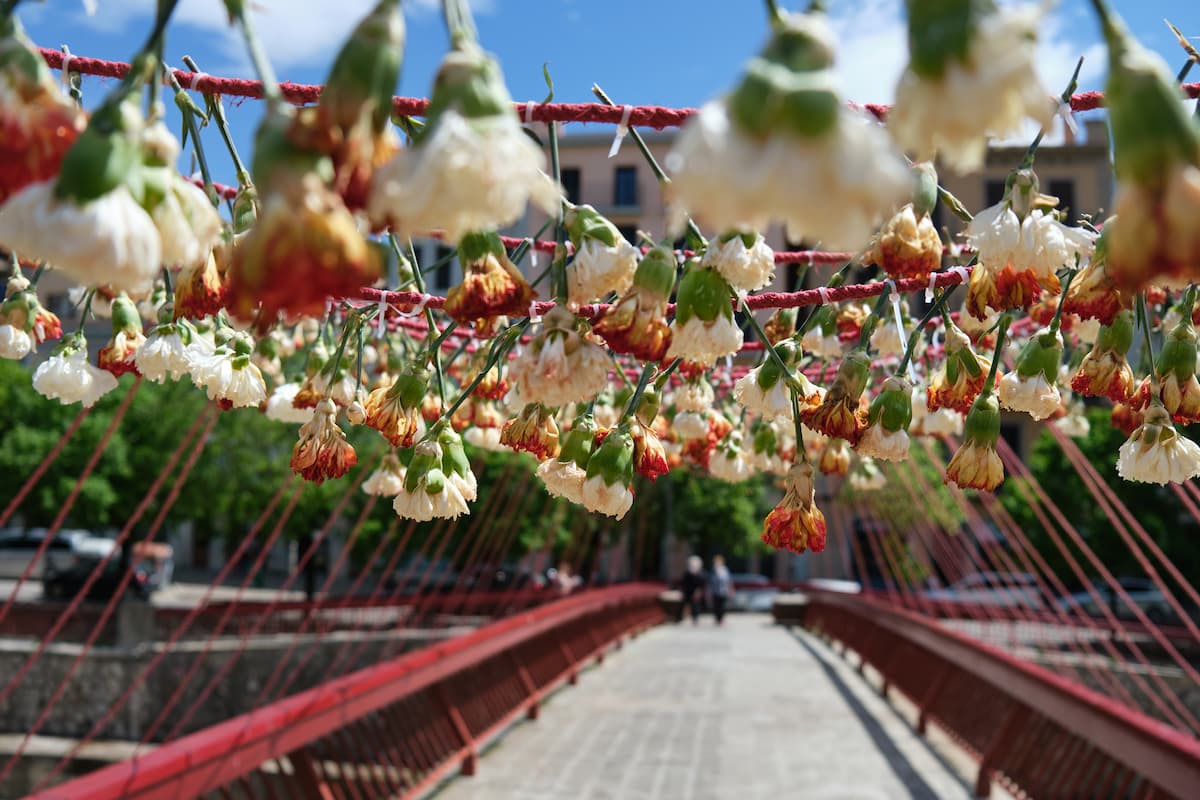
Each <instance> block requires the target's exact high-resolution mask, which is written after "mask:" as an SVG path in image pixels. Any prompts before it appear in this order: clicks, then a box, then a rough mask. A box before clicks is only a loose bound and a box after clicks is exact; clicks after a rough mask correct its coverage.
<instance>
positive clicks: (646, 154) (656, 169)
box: [592, 84, 704, 242]
mask: <svg viewBox="0 0 1200 800" xmlns="http://www.w3.org/2000/svg"><path fill="white" fill-rule="evenodd" d="M592 94H594V95H596V97H598V98H599V99H600V102H602V103H604V105H606V106H613V107H615V106H616V105H617V104H616V103H614V102H613V101H612V99H611V98H610V97H609V96H608V95H607V94H605V93H604V90H603V89H601V88H600V87H599V85H597V84H592ZM629 135H630V136H631V137H633V143H634V144H635V145H637V149H638V150H640V151H641V153H642V158H644V159H646V163H647V164H649V165H650V171H651V172H653V173H654V177H655V178H657V179H658V182H659V183H660V184H662V185H663V186H666V185H667V184H669V183H670V182H671V179H670V178H668V177H667V173H666V172H664V171H663V168H662V167H661V166H659V164H658V159H656V158H655V157H654V154H653V153H651V152H650V148H649V147H648V146H647V145H646V140H645V139H643V138H642V135H641V134H640V133H638V131H637V128H633V127H631V128H630V129H629ZM687 228H688V233H689V234H691V235H692V236H693V237H695V239H696V240H697V241H700V242H703V241H704V236H703V235H702V234H701V233H700V228H699V227H697V226H696V223H695V222H693V221H692V220H691V219H690V218H689V219H688V221H687Z"/></svg>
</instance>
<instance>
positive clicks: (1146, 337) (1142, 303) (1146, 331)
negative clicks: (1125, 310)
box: [1137, 292, 1158, 391]
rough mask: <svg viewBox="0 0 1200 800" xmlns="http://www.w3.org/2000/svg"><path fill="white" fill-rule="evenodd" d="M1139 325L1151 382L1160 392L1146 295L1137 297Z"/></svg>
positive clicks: (1142, 294)
mask: <svg viewBox="0 0 1200 800" xmlns="http://www.w3.org/2000/svg"><path fill="white" fill-rule="evenodd" d="M1137 315H1138V323H1139V325H1140V326H1141V328H1142V340H1143V341H1144V342H1145V346H1146V361H1148V362H1149V363H1150V382H1151V385H1152V387H1153V388H1154V390H1155V391H1157V390H1158V368H1157V367H1156V366H1155V365H1154V344H1153V343H1152V342H1151V341H1150V315H1149V314H1148V313H1146V293H1145V292H1140V293H1139V294H1138V296H1137Z"/></svg>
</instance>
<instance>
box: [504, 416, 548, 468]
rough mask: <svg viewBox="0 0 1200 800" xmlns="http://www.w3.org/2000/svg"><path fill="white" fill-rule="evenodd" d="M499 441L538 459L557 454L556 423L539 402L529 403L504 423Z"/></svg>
mask: <svg viewBox="0 0 1200 800" xmlns="http://www.w3.org/2000/svg"><path fill="white" fill-rule="evenodd" d="M500 443H501V444H503V445H505V446H506V447H509V448H511V449H512V450H515V451H517V452H518V453H519V452H522V451H524V452H526V453H530V454H531V455H533V457H534V458H536V459H537V460H538V461H545V460H546V459H548V458H554V457H555V456H557V455H558V424H557V423H556V422H555V421H554V415H553V414H552V413H551V412H550V410H549V409H547V408H546V407H545V406H544V405H542V404H541V403H530V404H529V405H527V406H525V408H524V409H522V411H521V413H520V415H519V416H517V417H516V418H515V419H511V420H509V421H508V422H506V423H504V429H503V430H502V431H501V432H500Z"/></svg>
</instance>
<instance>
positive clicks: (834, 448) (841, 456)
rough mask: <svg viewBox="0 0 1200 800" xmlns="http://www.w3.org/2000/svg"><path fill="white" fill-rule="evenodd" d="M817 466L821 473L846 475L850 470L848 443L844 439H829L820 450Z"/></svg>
mask: <svg viewBox="0 0 1200 800" xmlns="http://www.w3.org/2000/svg"><path fill="white" fill-rule="evenodd" d="M817 466H818V468H819V469H820V470H821V474H822V475H841V476H842V477H843V478H844V477H846V475H847V474H848V473H849V472H850V443H849V442H847V441H846V440H845V439H830V440H829V441H828V443H826V445H825V449H824V450H822V451H821V460H820V462H818V464H817Z"/></svg>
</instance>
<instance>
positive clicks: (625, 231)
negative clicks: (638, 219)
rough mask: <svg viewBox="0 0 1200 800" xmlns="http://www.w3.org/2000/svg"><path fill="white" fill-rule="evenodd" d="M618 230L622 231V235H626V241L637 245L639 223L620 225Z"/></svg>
mask: <svg viewBox="0 0 1200 800" xmlns="http://www.w3.org/2000/svg"><path fill="white" fill-rule="evenodd" d="M617 230H618V231H620V233H621V235H622V236H624V237H625V241H627V242H629V243H630V244H632V245H636V244H637V243H638V229H637V225H618V226H617Z"/></svg>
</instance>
